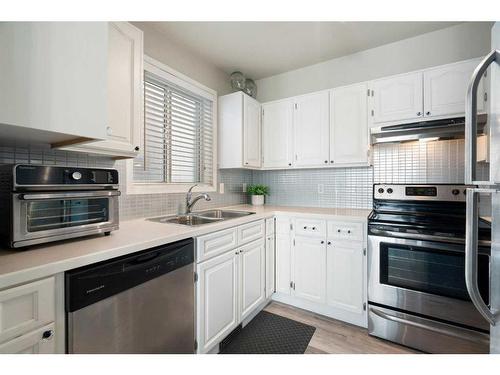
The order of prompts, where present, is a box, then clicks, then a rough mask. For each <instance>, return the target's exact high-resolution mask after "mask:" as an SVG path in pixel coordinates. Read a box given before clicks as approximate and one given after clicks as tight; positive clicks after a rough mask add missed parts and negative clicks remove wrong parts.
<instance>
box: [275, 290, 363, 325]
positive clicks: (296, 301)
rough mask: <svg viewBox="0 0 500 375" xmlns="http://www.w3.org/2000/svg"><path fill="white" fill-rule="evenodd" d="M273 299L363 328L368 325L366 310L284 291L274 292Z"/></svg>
mask: <svg viewBox="0 0 500 375" xmlns="http://www.w3.org/2000/svg"><path fill="white" fill-rule="evenodd" d="M272 299H273V301H276V302H281V303H285V304H287V305H291V306H294V307H298V308H299V309H303V310H307V311H311V312H313V313H316V314H320V315H324V316H327V317H329V318H333V319H337V320H340V321H342V322H346V323H350V324H353V325H356V326H359V327H362V328H367V327H368V314H367V312H366V311H362V312H361V313H353V312H350V311H345V310H342V309H339V308H336V307H332V306H328V305H323V304H317V303H314V302H310V301H306V300H303V299H300V298H296V297H294V296H290V295H287V294H283V293H275V294H273V295H272Z"/></svg>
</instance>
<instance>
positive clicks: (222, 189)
mask: <svg viewBox="0 0 500 375" xmlns="http://www.w3.org/2000/svg"><path fill="white" fill-rule="evenodd" d="M219 194H224V182H221V183H220V184H219Z"/></svg>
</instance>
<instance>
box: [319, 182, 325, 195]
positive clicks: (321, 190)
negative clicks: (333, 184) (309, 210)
mask: <svg viewBox="0 0 500 375" xmlns="http://www.w3.org/2000/svg"><path fill="white" fill-rule="evenodd" d="M324 192H325V185H323V184H318V194H323V193H324Z"/></svg>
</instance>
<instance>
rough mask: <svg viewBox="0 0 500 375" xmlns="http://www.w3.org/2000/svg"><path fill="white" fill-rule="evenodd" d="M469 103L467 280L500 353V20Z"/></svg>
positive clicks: (473, 83) (494, 348)
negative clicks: (482, 289) (482, 257)
mask: <svg viewBox="0 0 500 375" xmlns="http://www.w3.org/2000/svg"><path fill="white" fill-rule="evenodd" d="M485 73H487V74H486V76H485ZM481 79H487V80H488V85H489V98H488V103H489V110H488V124H489V141H490V147H489V151H490V156H489V173H488V171H486V173H485V171H484V169H485V168H484V166H478V164H477V160H476V147H477V144H476V134H477V123H476V110H477V107H476V104H477V103H476V100H477V88H478V84H479V81H480V80H481ZM466 102H467V104H466V124H465V125H466V126H465V133H466V134H465V183H466V184H467V185H471V186H474V187H473V188H469V189H468V190H467V230H466V247H465V280H466V284H467V289H468V291H469V294H470V297H471V299H472V302H473V303H474V305H475V306H476V308H477V309H478V310H479V312H480V313H481V315H482V316H483V317H484V318H485V319H486V320H487V321H488V322H489V323H490V325H491V327H490V353H500V22H496V23H495V24H494V25H493V27H492V29H491V52H490V53H489V54H488V55H487V56H486V57H485V58H484V60H483V61H482V62H481V63H480V64H479V65H478V66H477V68H476V70H475V71H474V74H473V76H472V78H471V82H470V85H469V89H468V91H467V97H466ZM479 169H482V170H481V171H480V170H479ZM480 172H481V173H480ZM490 202H491V203H490ZM485 203H487V204H486V205H485ZM480 218H483V219H485V218H486V219H487V220H491V256H490V300H489V301H484V300H483V298H482V297H481V295H480V294H479V288H478V280H477V248H478V236H477V232H478V220H479V219H480Z"/></svg>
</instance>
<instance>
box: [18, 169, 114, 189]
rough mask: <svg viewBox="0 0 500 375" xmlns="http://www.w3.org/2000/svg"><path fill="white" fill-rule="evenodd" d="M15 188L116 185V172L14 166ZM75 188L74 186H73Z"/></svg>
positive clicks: (111, 170)
mask: <svg viewBox="0 0 500 375" xmlns="http://www.w3.org/2000/svg"><path fill="white" fill-rule="evenodd" d="M14 183H15V187H18V188H19V187H34V186H39V187H57V186H64V185H86V186H103V185H106V186H108V185H118V171H117V170H115V169H102V168H78V167H56V166H44V165H24V164H20V165H16V166H15V167H14ZM75 187H76V186H75Z"/></svg>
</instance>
